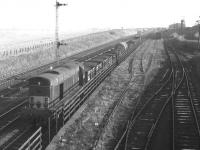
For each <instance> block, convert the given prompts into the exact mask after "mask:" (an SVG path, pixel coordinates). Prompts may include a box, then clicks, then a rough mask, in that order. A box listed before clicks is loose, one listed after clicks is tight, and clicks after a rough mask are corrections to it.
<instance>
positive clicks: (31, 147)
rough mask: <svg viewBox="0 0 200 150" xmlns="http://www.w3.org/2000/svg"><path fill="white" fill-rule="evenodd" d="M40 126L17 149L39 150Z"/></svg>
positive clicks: (40, 147) (40, 142)
mask: <svg viewBox="0 0 200 150" xmlns="http://www.w3.org/2000/svg"><path fill="white" fill-rule="evenodd" d="M41 130H42V128H41V127H39V128H38V129H37V131H36V132H35V133H34V134H33V135H32V136H31V137H30V138H29V139H28V140H27V141H26V142H25V143H24V144H23V145H22V146H21V147H20V148H19V149H18V150H41V149H42V131H41Z"/></svg>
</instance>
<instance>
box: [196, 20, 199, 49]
mask: <svg viewBox="0 0 200 150" xmlns="http://www.w3.org/2000/svg"><path fill="white" fill-rule="evenodd" d="M199 18H200V16H199ZM196 22H197V23H198V32H199V36H198V47H197V48H198V49H199V40H200V25H199V23H200V20H197V21H196Z"/></svg>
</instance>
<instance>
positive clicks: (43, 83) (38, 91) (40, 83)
mask: <svg viewBox="0 0 200 150" xmlns="http://www.w3.org/2000/svg"><path fill="white" fill-rule="evenodd" d="M29 96H47V97H50V82H49V81H48V80H46V79H44V78H39V77H35V78H31V79H29Z"/></svg>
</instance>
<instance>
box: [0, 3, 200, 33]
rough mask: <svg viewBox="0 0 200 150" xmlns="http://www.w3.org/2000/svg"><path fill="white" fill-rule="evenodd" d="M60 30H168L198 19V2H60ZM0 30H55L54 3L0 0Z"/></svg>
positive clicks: (189, 23) (191, 23) (189, 24)
mask: <svg viewBox="0 0 200 150" xmlns="http://www.w3.org/2000/svg"><path fill="white" fill-rule="evenodd" d="M60 2H63V3H67V4H68V6H65V7H64V6H63V7H60V8H59V30H60V31H66V32H77V31H83V30H87V29H92V28H98V29H112V28H121V27H123V28H146V27H167V26H168V25H169V24H172V23H175V22H180V20H181V19H185V22H186V25H187V26H192V25H194V24H195V21H196V20H197V19H198V17H199V16H200V8H199V6H200V0H60ZM0 19H1V21H0V29H23V30H24V29H27V30H29V29H35V30H45V31H52V32H54V30H55V0H0Z"/></svg>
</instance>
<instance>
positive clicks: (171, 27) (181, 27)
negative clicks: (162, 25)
mask: <svg viewBox="0 0 200 150" xmlns="http://www.w3.org/2000/svg"><path fill="white" fill-rule="evenodd" d="M185 27H186V26H185V20H181V23H174V24H171V25H169V29H183V28H185Z"/></svg>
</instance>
